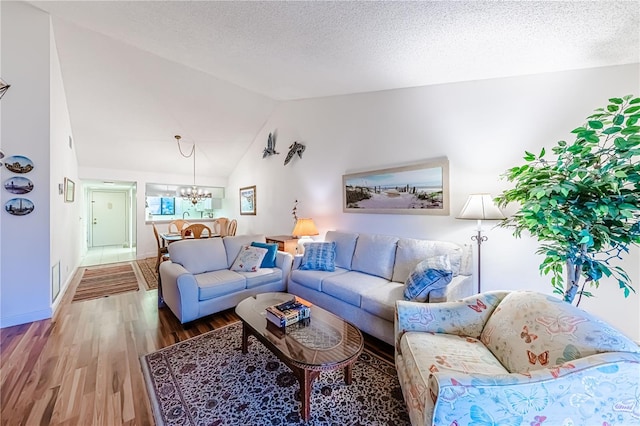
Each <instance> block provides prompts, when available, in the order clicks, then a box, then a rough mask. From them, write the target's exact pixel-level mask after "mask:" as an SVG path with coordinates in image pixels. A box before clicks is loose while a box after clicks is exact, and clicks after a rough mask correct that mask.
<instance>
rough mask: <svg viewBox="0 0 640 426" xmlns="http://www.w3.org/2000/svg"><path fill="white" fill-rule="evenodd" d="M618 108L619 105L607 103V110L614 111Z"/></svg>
mask: <svg viewBox="0 0 640 426" xmlns="http://www.w3.org/2000/svg"><path fill="white" fill-rule="evenodd" d="M619 109H620V107H619V106H618V105H607V111H609V112H616V111H617V110H619Z"/></svg>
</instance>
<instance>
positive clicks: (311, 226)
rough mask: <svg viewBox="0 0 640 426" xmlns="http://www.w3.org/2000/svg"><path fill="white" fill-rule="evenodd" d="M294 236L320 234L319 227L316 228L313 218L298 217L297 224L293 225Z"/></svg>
mask: <svg viewBox="0 0 640 426" xmlns="http://www.w3.org/2000/svg"><path fill="white" fill-rule="evenodd" d="M291 234H292V235H293V236H294V237H302V236H309V235H318V234H319V232H318V228H316V224H315V223H313V219H298V221H297V222H296V226H294V227H293V232H292V233H291Z"/></svg>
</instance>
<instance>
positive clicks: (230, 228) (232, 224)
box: [226, 219, 238, 237]
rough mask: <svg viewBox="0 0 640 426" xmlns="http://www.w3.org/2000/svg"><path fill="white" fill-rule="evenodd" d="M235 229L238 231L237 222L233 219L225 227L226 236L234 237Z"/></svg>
mask: <svg viewBox="0 0 640 426" xmlns="http://www.w3.org/2000/svg"><path fill="white" fill-rule="evenodd" d="M237 229H238V221H237V220H235V219H233V220H232V221H231V222H229V225H228V226H227V232H226V234H227V235H226V236H227V237H233V236H234V235H236V230H237Z"/></svg>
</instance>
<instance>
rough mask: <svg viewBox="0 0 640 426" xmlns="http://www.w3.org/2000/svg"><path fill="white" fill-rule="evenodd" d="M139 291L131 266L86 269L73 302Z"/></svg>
mask: <svg viewBox="0 0 640 426" xmlns="http://www.w3.org/2000/svg"><path fill="white" fill-rule="evenodd" d="M128 291H138V278H137V277H136V274H135V272H133V268H132V267H131V264H129V263H127V264H124V265H117V266H108V267H105V268H86V269H85V270H84V273H83V274H82V279H81V280H80V283H79V284H78V287H77V288H76V293H75V294H74V295H73V300H72V301H73V302H78V301H82V300H89V299H98V298H100V297H106V296H111V295H114V294H119V293H126V292H128Z"/></svg>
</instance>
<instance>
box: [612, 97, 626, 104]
mask: <svg viewBox="0 0 640 426" xmlns="http://www.w3.org/2000/svg"><path fill="white" fill-rule="evenodd" d="M609 102H611V103H612V104H617V105H620V104H621V103H622V102H623V101H622V99H620V98H611V99H609Z"/></svg>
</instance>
